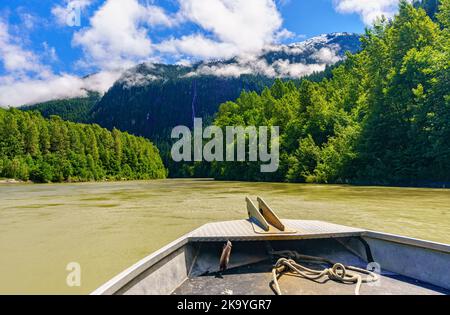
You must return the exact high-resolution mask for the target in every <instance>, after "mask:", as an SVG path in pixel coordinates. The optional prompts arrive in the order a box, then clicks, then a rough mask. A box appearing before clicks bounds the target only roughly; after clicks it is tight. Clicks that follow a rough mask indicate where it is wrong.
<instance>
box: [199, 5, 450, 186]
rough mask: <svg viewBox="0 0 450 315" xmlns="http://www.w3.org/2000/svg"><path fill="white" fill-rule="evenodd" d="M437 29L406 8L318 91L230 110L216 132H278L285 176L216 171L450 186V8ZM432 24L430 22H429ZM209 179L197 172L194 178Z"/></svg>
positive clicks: (294, 90) (288, 89) (234, 166)
mask: <svg viewBox="0 0 450 315" xmlns="http://www.w3.org/2000/svg"><path fill="white" fill-rule="evenodd" d="M441 3H442V4H441V6H440V12H439V13H438V14H437V15H436V22H433V20H432V19H431V18H430V17H429V16H428V15H427V13H426V12H425V11H424V10H423V9H422V8H420V7H419V8H415V7H414V6H413V5H410V4H408V3H407V2H406V1H402V2H401V3H400V12H399V14H398V16H396V17H395V19H393V20H392V21H386V20H382V21H379V22H377V23H376V24H375V25H374V26H373V28H371V29H369V30H367V32H366V34H365V35H364V36H363V37H362V42H363V51H362V52H360V53H358V54H356V55H353V56H351V55H349V56H348V59H347V60H346V61H345V62H344V63H343V64H342V65H340V66H339V67H338V68H336V69H334V70H333V77H332V78H331V79H325V80H323V81H322V82H318V83H315V82H310V81H303V82H302V83H301V85H300V86H299V87H296V86H295V85H294V84H292V83H283V82H281V81H278V82H276V84H275V85H274V86H273V87H272V88H270V89H265V90H264V91H263V92H262V93H261V94H257V93H254V92H250V93H247V92H245V93H243V94H242V95H241V97H240V98H239V99H237V101H235V102H227V103H225V104H223V105H222V106H221V108H220V111H219V114H218V116H217V118H216V121H215V122H216V124H217V125H219V126H229V125H242V124H244V125H256V126H263V125H268V126H271V125H274V126H280V127H281V166H280V169H279V171H278V172H277V173H275V174H261V173H260V172H259V167H258V165H253V164H249V163H215V164H214V165H213V167H212V170H211V173H210V175H212V176H214V177H216V178H221V179H234V180H239V179H244V180H271V181H289V182H319V183H347V182H353V183H364V184H369V183H370V184H396V185H428V184H432V183H445V182H447V183H448V182H450V162H449V161H450V0H442V1H441ZM433 16H434V15H433ZM198 169H201V171H202V172H204V171H205V169H204V166H202V165H197V167H194V168H193V169H191V173H196V172H199V171H198Z"/></svg>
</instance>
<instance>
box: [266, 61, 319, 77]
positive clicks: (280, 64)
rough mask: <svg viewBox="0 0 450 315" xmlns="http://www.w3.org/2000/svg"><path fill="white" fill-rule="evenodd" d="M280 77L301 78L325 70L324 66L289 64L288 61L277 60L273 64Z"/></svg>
mask: <svg viewBox="0 0 450 315" xmlns="http://www.w3.org/2000/svg"><path fill="white" fill-rule="evenodd" d="M273 67H274V68H275V69H277V72H278V73H280V76H282V77H290V78H301V77H304V76H307V75H310V74H313V73H314V72H320V71H323V70H325V68H326V65H325V64H303V63H291V62H290V61H289V60H278V61H276V62H275V63H274V64H273Z"/></svg>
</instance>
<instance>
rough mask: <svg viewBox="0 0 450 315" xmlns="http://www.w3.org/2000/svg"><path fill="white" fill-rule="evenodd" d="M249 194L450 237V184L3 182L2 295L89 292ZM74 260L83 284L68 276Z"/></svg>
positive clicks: (285, 208) (304, 212)
mask: <svg viewBox="0 0 450 315" xmlns="http://www.w3.org/2000/svg"><path fill="white" fill-rule="evenodd" d="M246 195H251V196H256V195H259V196H261V197H263V198H264V199H266V200H267V201H268V202H269V203H270V204H271V205H273V207H274V208H275V209H276V210H277V211H278V212H279V214H280V216H281V217H283V218H286V219H306V220H309V219H311V220H326V221H329V222H333V223H338V224H345V225H350V226H355V227H361V228H367V229H372V230H379V231H384V232H389V233H396V234H402V235H406V236H411V237H416V238H422V239H427V240H432V241H437V242H444V243H450V191H449V190H433V189H405V188H373V187H351V186H318V185H292V184H266V183H236V182H214V181H202V180H195V181H194V180H164V181H152V182H123V183H88V184H60V185H0V294H1V293H27V294H35V293H44V294H52V293H63V294H80V293H89V292H91V291H92V290H93V289H95V288H96V287H98V286H99V285H101V284H102V283H104V282H105V281H107V280H109V279H110V278H112V277H113V276H114V275H116V274H117V273H119V272H120V271H122V270H123V269H125V268H127V267H129V266H130V265H132V264H133V263H135V262H136V261H138V260H139V259H141V258H143V257H145V256H147V255H148V254H150V253H151V252H153V251H155V250H157V249H159V248H161V247H162V246H164V245H165V244H167V243H169V242H170V241H173V240H175V239H176V238H178V237H180V236H182V235H184V234H185V233H187V232H189V231H191V230H192V229H194V228H197V227H199V226H201V225H202V224H204V223H207V222H211V221H226V220H234V219H242V218H245V215H246V211H245V202H244V198H245V196H246ZM70 262H77V263H79V264H80V265H81V268H82V269H81V275H82V283H81V287H79V288H70V287H68V286H67V285H66V277H67V274H68V272H67V271H66V266H67V264H69V263H70Z"/></svg>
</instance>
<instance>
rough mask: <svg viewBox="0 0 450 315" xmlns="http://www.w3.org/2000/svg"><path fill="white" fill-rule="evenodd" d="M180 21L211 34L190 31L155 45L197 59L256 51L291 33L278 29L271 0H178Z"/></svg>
mask: <svg viewBox="0 0 450 315" xmlns="http://www.w3.org/2000/svg"><path fill="white" fill-rule="evenodd" d="M179 3H180V12H179V13H178V15H179V16H181V19H182V20H183V21H189V22H192V23H195V24H197V25H198V26H200V27H201V28H202V29H203V30H205V31H207V32H209V33H210V34H212V36H209V37H207V36H205V35H203V34H191V35H186V36H183V37H181V38H171V39H168V40H166V41H163V42H162V43H160V44H158V45H156V49H158V50H159V51H160V52H163V53H168V52H169V53H177V54H179V55H189V56H192V57H199V58H207V59H212V58H229V57H231V56H236V55H242V54H248V53H253V54H257V53H259V52H260V51H261V50H262V49H263V48H264V47H266V46H267V45H269V44H272V43H274V42H276V41H278V40H282V39H286V38H289V37H292V36H294V34H293V33H291V32H289V31H287V30H285V29H281V27H282V23H283V20H282V18H281V15H280V13H279V12H278V10H277V7H276V4H275V2H274V1H273V0H245V1H241V0H179Z"/></svg>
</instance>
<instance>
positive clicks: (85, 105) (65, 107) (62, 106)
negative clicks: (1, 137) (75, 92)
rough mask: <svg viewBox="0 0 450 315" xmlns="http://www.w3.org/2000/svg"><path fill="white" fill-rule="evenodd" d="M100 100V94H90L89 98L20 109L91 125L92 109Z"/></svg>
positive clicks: (47, 116) (59, 101)
mask: <svg viewBox="0 0 450 315" xmlns="http://www.w3.org/2000/svg"><path fill="white" fill-rule="evenodd" d="M100 99H101V95H100V94H99V93H97V92H89V95H88V96H87V97H80V98H71V99H65V100H55V101H49V102H45V103H41V104H36V105H31V106H23V107H21V108H20V109H22V110H25V111H30V110H34V111H38V112H40V113H41V114H42V116H44V117H46V118H50V117H51V116H59V117H61V118H62V119H63V120H69V121H73V122H79V123H90V122H91V121H92V114H91V113H92V108H93V107H94V106H95V104H97V102H98V101H99V100H100Z"/></svg>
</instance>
